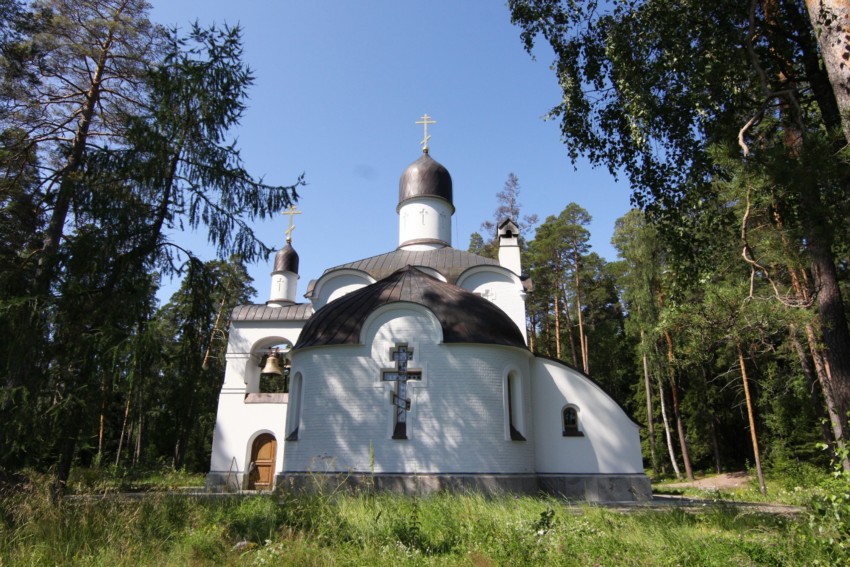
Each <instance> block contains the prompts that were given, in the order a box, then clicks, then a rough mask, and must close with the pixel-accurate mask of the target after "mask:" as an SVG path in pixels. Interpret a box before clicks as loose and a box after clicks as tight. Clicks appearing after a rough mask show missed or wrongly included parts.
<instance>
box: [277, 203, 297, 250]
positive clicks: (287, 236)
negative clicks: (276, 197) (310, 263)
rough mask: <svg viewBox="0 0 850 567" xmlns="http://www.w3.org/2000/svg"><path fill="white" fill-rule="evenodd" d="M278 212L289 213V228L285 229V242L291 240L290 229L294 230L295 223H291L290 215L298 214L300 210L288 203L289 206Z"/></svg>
mask: <svg viewBox="0 0 850 567" xmlns="http://www.w3.org/2000/svg"><path fill="white" fill-rule="evenodd" d="M280 214H282V215H289V228H287V229H286V242H292V231H293V230H295V225H294V224H292V217H294V216H295V215H300V214H301V211H299V210H297V209H296V208H295V205H289V208H288V209H287V210H285V211H283V212H281V213H280Z"/></svg>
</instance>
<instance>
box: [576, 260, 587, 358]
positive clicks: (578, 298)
mask: <svg viewBox="0 0 850 567" xmlns="http://www.w3.org/2000/svg"><path fill="white" fill-rule="evenodd" d="M573 269H574V270H575V280H576V311H577V312H578V338H579V343H580V344H581V366H582V369H583V370H584V373H585V374H590V365H589V364H588V360H587V339H586V338H585V336H584V318H583V317H582V313H581V278H580V277H579V273H578V270H579V257H578V252H574V254H573Z"/></svg>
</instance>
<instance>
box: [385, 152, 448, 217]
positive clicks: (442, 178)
mask: <svg viewBox="0 0 850 567" xmlns="http://www.w3.org/2000/svg"><path fill="white" fill-rule="evenodd" d="M414 197H439V198H441V199H445V200H446V201H448V202H449V204H450V205H451V206H452V207H453V208H454V203H453V202H452V176H451V175H449V170H447V169H446V168H445V167H443V166H442V165H440V164H439V163H438V162H436V161H435V160H434V158H432V157H431V156H429V155H428V154H422V157H420V158H419V159H418V160H416V161H414V162H413V163H411V164H410V165H409V166H407V169H405V170H404V173H402V174H401V179H399V182H398V206H399V207H400V206H401V204H402V203H404V202H405V201H407V200H408V199H413V198H414Z"/></svg>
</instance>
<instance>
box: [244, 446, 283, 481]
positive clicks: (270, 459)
mask: <svg viewBox="0 0 850 567" xmlns="http://www.w3.org/2000/svg"><path fill="white" fill-rule="evenodd" d="M276 456H277V440H276V439H275V438H274V435H272V434H271V433H263V434H262V435H259V436H257V438H256V439H254V444H253V445H252V446H251V464H250V469H249V470H250V472H249V473H248V490H271V489H272V485H273V484H274V461H275V457H276Z"/></svg>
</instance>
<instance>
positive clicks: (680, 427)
mask: <svg viewBox="0 0 850 567" xmlns="http://www.w3.org/2000/svg"><path fill="white" fill-rule="evenodd" d="M664 338H665V339H666V340H667V363H668V364H669V368H670V393H671V395H672V398H673V415H674V416H675V418H676V431H677V432H678V434H679V446H680V447H681V449H682V462H683V463H684V464H685V475H686V476H687V477H688V480H690V481H693V480H694V469H693V467H692V466H691V455H690V451H688V440H687V438H686V437H685V422H684V421H683V420H682V412H681V411H680V407H679V387H678V386H677V384H676V368H675V366H674V359H673V339H672V338H671V337H670V333H669V332H668V331H664Z"/></svg>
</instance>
